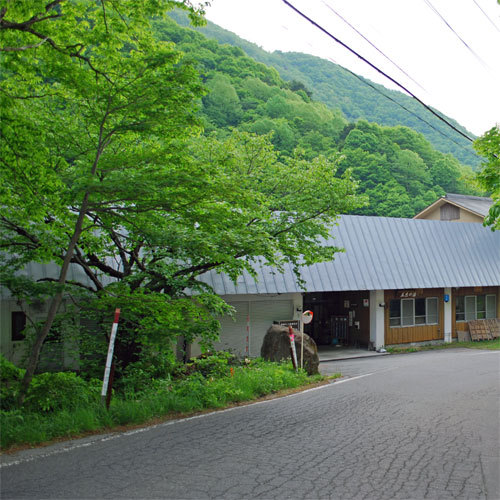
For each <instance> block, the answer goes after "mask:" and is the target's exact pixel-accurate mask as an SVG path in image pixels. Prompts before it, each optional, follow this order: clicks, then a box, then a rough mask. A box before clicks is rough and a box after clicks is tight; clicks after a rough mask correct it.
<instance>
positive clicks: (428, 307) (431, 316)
mask: <svg viewBox="0 0 500 500" xmlns="http://www.w3.org/2000/svg"><path fill="white" fill-rule="evenodd" d="M438 304H439V301H438V298H437V297H427V298H426V299H425V322H426V323H427V324H428V325H437V324H438V323H439V321H438V320H439V312H438Z"/></svg>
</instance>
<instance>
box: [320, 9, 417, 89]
mask: <svg viewBox="0 0 500 500" xmlns="http://www.w3.org/2000/svg"><path fill="white" fill-rule="evenodd" d="M323 4H324V5H325V7H327V8H328V9H330V10H331V11H332V12H333V13H334V14H335V15H336V16H337V17H339V18H340V19H342V21H344V23H345V24H347V26H349V27H350V28H351V29H353V30H354V31H355V32H356V33H357V34H358V35H359V36H360V37H361V38H363V40H365V41H366V42H367V43H369V44H370V45H371V46H372V47H373V48H374V49H375V50H376V51H377V52H378V53H379V54H382V56H384V57H385V58H386V59H387V60H388V61H389V62H390V63H391V64H393V65H394V66H396V68H398V69H399V71H401V73H403V74H404V75H406V76H407V77H408V78H409V79H410V80H411V81H412V82H413V83H415V84H416V85H418V86H419V87H420V88H421V89H422V90H423V91H426V90H425V89H424V87H422V85H420V83H418V82H417V81H416V80H414V79H413V78H412V77H411V76H410V75H409V74H408V73H407V72H406V71H405V70H404V69H403V68H401V67H400V66H398V64H396V63H395V62H394V61H393V60H392V59H391V58H390V57H389V56H387V55H386V54H385V53H384V52H383V51H381V50H380V49H379V48H378V47H377V46H376V45H375V44H374V43H372V42H371V41H370V40H368V38H367V37H366V36H365V35H363V33H361V32H360V31H359V30H357V29H356V28H355V27H354V26H353V25H352V24H351V23H350V22H349V21H348V20H347V19H345V18H344V17H343V16H342V15H341V14H339V13H338V12H337V11H336V10H335V9H334V8H333V7H331V6H330V5H328V4H327V3H326V2H325V1H323Z"/></svg>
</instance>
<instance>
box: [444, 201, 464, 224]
mask: <svg viewBox="0 0 500 500" xmlns="http://www.w3.org/2000/svg"><path fill="white" fill-rule="evenodd" d="M440 219H441V220H458V219H460V208H458V207H456V206H455V205H450V204H449V203H447V204H446V205H443V206H442V207H441V208H440Z"/></svg>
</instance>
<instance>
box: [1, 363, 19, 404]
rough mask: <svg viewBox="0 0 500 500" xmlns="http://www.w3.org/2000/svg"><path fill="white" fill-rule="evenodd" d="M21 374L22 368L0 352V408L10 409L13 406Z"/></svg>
mask: <svg viewBox="0 0 500 500" xmlns="http://www.w3.org/2000/svg"><path fill="white" fill-rule="evenodd" d="M23 375H24V370H22V369H21V368H18V367H17V366H16V365H14V364H13V363H11V362H10V361H8V360H7V359H6V358H5V356H3V354H0V409H2V410H12V409H14V408H15V406H16V398H17V393H18V391H19V386H20V383H21V380H22V378H23Z"/></svg>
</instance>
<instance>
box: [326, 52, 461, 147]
mask: <svg viewBox="0 0 500 500" xmlns="http://www.w3.org/2000/svg"><path fill="white" fill-rule="evenodd" d="M330 61H332V62H333V63H335V64H337V63H336V62H335V61H334V60H333V59H330ZM342 69H344V70H345V71H347V72H348V73H350V74H351V75H352V76H355V77H356V78H357V79H358V80H359V81H360V82H362V83H364V84H365V85H368V86H369V87H371V88H372V89H373V90H375V92H378V93H379V94H380V95H382V96H383V97H385V98H386V99H389V101H392V102H393V103H394V104H396V105H397V106H399V107H400V108H403V109H404V110H405V111H407V112H408V113H410V114H411V115H413V116H414V117H415V118H417V119H419V120H420V121H421V122H423V123H425V124H426V125H428V126H429V127H431V128H432V129H433V130H435V131H436V132H439V133H440V134H441V135H442V136H443V137H446V138H447V139H448V140H450V141H452V142H454V143H455V144H456V145H457V146H459V147H461V148H462V149H463V150H465V151H468V149H467V148H465V147H464V145H463V144H460V143H459V142H457V141H455V139H453V138H452V137H450V136H449V135H446V134H445V133H444V132H443V131H442V130H439V129H438V128H436V127H435V126H434V125H432V123H430V122H428V121H427V120H425V119H424V118H422V117H421V116H419V115H417V114H416V113H414V112H413V111H412V110H411V109H408V108H407V107H406V106H404V105H403V104H401V103H400V102H398V101H396V99H393V98H392V97H390V96H388V95H387V94H384V92H382V91H381V90H380V89H379V88H377V87H376V86H375V85H372V84H371V83H370V82H369V81H368V80H366V79H365V78H363V77H361V76H359V75H357V74H356V73H354V71H351V70H350V69H348V68H342Z"/></svg>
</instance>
